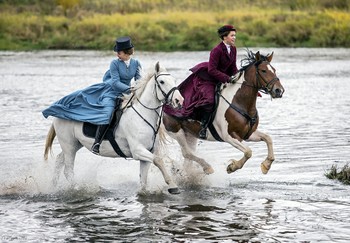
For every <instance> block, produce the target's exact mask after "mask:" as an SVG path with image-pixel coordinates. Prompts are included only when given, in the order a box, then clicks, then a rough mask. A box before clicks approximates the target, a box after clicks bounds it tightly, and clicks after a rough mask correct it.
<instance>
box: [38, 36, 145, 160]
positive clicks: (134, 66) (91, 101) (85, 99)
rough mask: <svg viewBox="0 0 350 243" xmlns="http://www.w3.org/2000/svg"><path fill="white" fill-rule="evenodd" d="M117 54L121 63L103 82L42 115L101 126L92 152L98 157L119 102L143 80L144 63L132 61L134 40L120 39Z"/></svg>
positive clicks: (116, 46)
mask: <svg viewBox="0 0 350 243" xmlns="http://www.w3.org/2000/svg"><path fill="white" fill-rule="evenodd" d="M114 52H115V53H116V55H117V59H114V60H113V61H112V62H111V64H110V67H109V70H108V71H107V72H106V73H105V75H104V77H103V82H101V83H97V84H94V85H91V86H89V87H87V88H85V89H83V90H78V91H75V92H73V93H72V94H69V95H67V96H65V97H63V98H62V99H60V100H58V101H56V102H55V103H53V104H52V105H51V106H50V107H49V108H47V109H45V110H44V111H43V112H42V113H43V115H44V117H45V118H47V117H48V116H54V117H58V118H62V119H67V120H75V121H81V122H90V123H92V124H96V125H98V127H97V132H96V136H95V142H94V144H93V146H92V148H91V151H92V152H93V153H95V154H99V151H100V143H101V141H102V140H103V137H104V135H105V133H106V131H107V129H108V126H109V123H110V120H111V118H112V115H113V111H114V108H115V104H116V100H117V98H118V97H120V96H121V95H122V94H123V93H128V92H129V89H130V82H131V80H132V79H135V80H138V79H140V78H141V74H140V72H141V65H140V62H139V61H138V60H136V59H134V58H131V55H132V54H133V53H134V45H133V44H132V43H131V39H130V37H120V38H118V39H117V40H116V43H115V45H114Z"/></svg>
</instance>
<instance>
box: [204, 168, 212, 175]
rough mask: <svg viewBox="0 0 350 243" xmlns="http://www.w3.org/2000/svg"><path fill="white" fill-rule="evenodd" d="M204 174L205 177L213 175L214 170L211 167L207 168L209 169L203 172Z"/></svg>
mask: <svg viewBox="0 0 350 243" xmlns="http://www.w3.org/2000/svg"><path fill="white" fill-rule="evenodd" d="M204 173H205V174H207V175H210V174H213V173H214V169H213V168H212V167H209V168H207V169H205V170H204Z"/></svg>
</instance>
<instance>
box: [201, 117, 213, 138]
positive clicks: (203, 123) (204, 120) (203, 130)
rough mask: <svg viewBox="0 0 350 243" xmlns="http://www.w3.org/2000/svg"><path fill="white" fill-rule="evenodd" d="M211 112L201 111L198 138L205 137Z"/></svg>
mask: <svg viewBox="0 0 350 243" xmlns="http://www.w3.org/2000/svg"><path fill="white" fill-rule="evenodd" d="M210 116H211V113H210V112H204V111H203V112H202V119H201V130H200V131H199V138H200V139H207V128H208V125H209V120H210Z"/></svg>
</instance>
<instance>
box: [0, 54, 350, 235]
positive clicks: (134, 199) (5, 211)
mask: <svg viewBox="0 0 350 243" xmlns="http://www.w3.org/2000/svg"><path fill="white" fill-rule="evenodd" d="M252 50H253V51H258V50H260V52H261V53H262V54H267V53H270V52H272V51H274V58H273V61H272V64H273V65H274V67H275V68H276V69H277V74H278V76H279V78H280V80H281V82H282V84H283V85H284V88H285V90H286V91H285V94H284V97H283V98H282V99H279V100H271V99H270V97H269V96H267V95H263V97H261V98H259V99H258V104H257V106H258V110H259V114H260V125H259V126H260V130H262V131H265V132H267V133H268V134H270V136H271V137H272V139H273V141H274V148H275V156H276V161H275V162H274V163H273V165H272V168H271V170H270V171H269V173H268V174H267V175H263V174H262V173H261V171H260V163H261V162H262V161H263V160H264V158H265V156H266V154H267V150H266V146H265V144H263V143H250V146H251V148H252V150H253V157H252V158H251V159H250V160H248V162H247V163H246V164H245V166H244V167H243V168H242V169H241V170H239V171H236V172H235V173H233V174H230V175H228V174H226V166H227V164H228V160H229V159H232V158H235V159H239V158H240V157H241V156H242V154H241V153H240V152H239V151H237V150H235V149H233V148H232V147H231V146H229V145H228V144H221V143H218V142H200V143H199V146H198V153H199V154H200V155H202V156H203V157H205V158H206V159H207V161H208V162H209V163H211V165H212V166H213V168H214V170H215V173H214V174H212V175H209V176H208V175H203V173H202V171H201V169H200V168H199V167H197V166H196V165H194V166H193V167H192V169H191V170H190V171H186V170H184V169H183V166H182V164H183V163H182V162H183V160H182V158H181V156H180V153H179V150H178V149H179V148H178V146H177V144H176V143H172V144H169V145H168V156H167V167H168V169H169V170H172V171H173V172H174V173H175V172H176V173H175V174H174V175H173V176H174V178H175V179H176V181H177V183H178V185H179V187H180V190H181V193H180V194H179V195H170V194H168V193H167V190H166V189H167V187H166V185H165V183H164V181H163V179H162V177H161V175H160V173H159V171H158V169H157V168H156V167H155V166H151V169H150V174H149V186H148V190H147V192H140V191H139V189H140V188H139V178H138V173H139V163H138V162H137V161H134V160H125V159H111V158H103V157H99V156H96V155H93V154H91V153H90V152H88V151H87V150H86V149H82V150H81V151H79V152H78V154H77V158H76V163H75V176H76V181H77V184H76V186H75V187H74V188H72V187H70V186H69V185H68V184H67V182H66V181H65V179H64V178H61V180H60V182H59V185H58V187H57V188H56V189H52V188H50V187H49V181H50V177H51V173H52V168H53V163H54V157H53V158H51V159H49V161H48V162H44V160H43V149H44V143H45V138H46V134H47V132H48V129H49V127H50V124H51V118H50V119H45V118H43V117H42V115H41V111H42V110H43V109H44V108H46V107H47V106H48V105H49V104H51V103H52V102H54V101H56V100H57V99H59V98H61V97H62V96H63V95H66V94H68V93H70V92H73V91H75V90H76V89H80V88H84V87H86V86H88V85H90V84H93V83H96V82H100V80H101V78H102V76H103V74H104V72H105V71H106V69H107V68H108V66H109V63H110V61H111V59H112V58H113V53H110V52H96V51H39V52H0V64H1V65H0V77H1V79H0V111H1V119H0V134H1V136H0V148H1V150H0V218H1V221H0V242H44V241H45V242H66V241H84V242H85V241H91V242H92V241H115V242H118V241H124V242H133V241H142V242H150V241H152V242H349V240H350V187H349V186H346V185H343V184H341V183H340V182H338V181H333V180H329V179H327V178H326V177H325V176H324V174H325V173H326V172H327V170H329V169H330V167H331V166H332V165H337V166H338V167H339V168H342V167H343V166H344V165H345V164H347V163H349V162H350V123H349V120H350V49H303V48H301V49H279V48H277V49H266V48H261V49H258V48H252ZM244 54H245V51H244V50H240V51H239V55H238V59H239V60H240V59H242V58H243V56H244ZM135 58H137V59H139V60H140V61H141V63H142V64H143V67H144V68H145V69H146V70H147V69H148V68H150V67H152V66H153V65H154V63H155V62H156V61H160V63H161V64H162V65H164V66H165V67H167V69H168V71H169V72H170V73H171V74H172V75H173V76H175V77H176V79H177V81H178V82H180V81H181V80H183V79H184V78H186V77H187V75H188V74H189V71H188V68H189V67H192V66H193V65H195V64H196V63H198V62H201V61H205V60H207V59H208V52H194V53H193V52H175V53H146V52H137V53H135ZM237 64H238V65H239V62H238V63H237ZM53 150H54V153H55V155H57V154H58V153H59V152H60V149H59V145H58V143H57V140H55V143H54V146H53Z"/></svg>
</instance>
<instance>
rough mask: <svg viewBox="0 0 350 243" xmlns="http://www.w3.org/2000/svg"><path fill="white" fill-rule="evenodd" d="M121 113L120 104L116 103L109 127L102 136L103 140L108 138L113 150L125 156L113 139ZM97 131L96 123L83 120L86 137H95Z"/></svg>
mask: <svg viewBox="0 0 350 243" xmlns="http://www.w3.org/2000/svg"><path fill="white" fill-rule="evenodd" d="M122 114H123V109H122V108H121V107H120V104H117V105H116V108H115V109H114V111H113V117H112V120H111V122H110V125H109V128H108V129H107V131H106V135H105V136H104V138H103V140H108V141H109V143H110V144H111V145H112V147H113V149H114V151H115V152H116V153H117V154H118V155H119V156H120V157H124V158H126V155H125V154H124V153H123V152H122V151H121V149H120V147H119V145H118V144H117V142H116V141H115V136H114V132H115V130H116V129H117V128H118V125H119V121H120V118H121V116H122ZM96 131H97V125H95V124H92V123H89V122H84V123H83V134H84V136H86V137H89V138H95V135H96Z"/></svg>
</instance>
